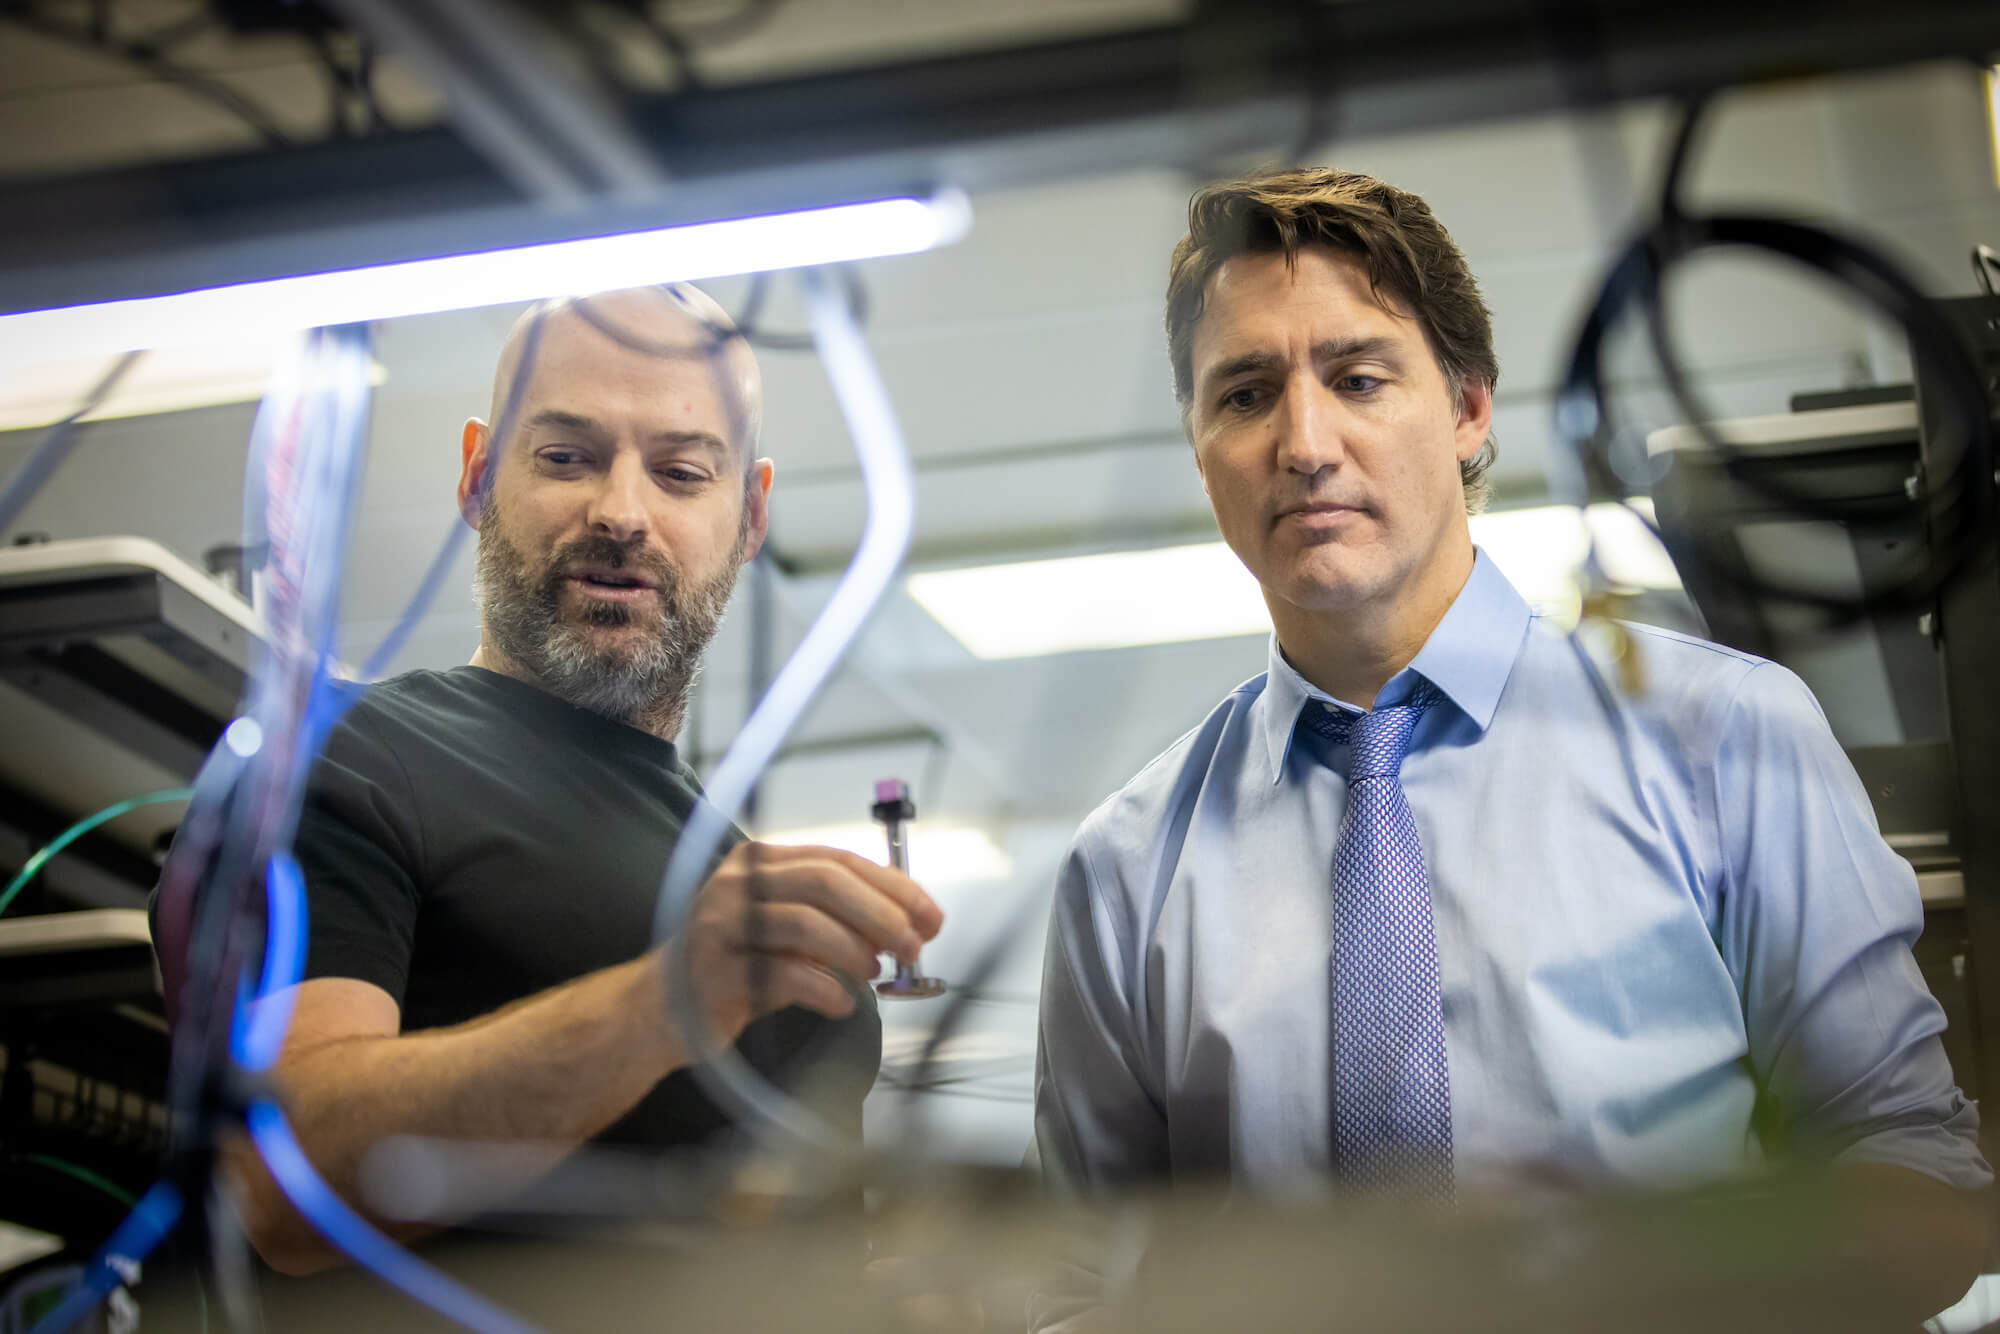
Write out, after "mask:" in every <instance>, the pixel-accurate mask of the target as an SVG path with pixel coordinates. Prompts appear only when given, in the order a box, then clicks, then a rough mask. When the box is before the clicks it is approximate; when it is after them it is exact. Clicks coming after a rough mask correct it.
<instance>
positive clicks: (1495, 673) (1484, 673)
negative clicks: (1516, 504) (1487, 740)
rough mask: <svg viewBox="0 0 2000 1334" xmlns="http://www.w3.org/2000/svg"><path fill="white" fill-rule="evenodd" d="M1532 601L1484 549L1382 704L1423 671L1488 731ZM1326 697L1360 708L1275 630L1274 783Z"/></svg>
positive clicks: (1270, 727)
mask: <svg viewBox="0 0 2000 1334" xmlns="http://www.w3.org/2000/svg"><path fill="white" fill-rule="evenodd" d="M1529 620H1530V612H1529V610H1528V604H1527V601H1526V600H1525V599H1523V598H1522V596H1521V595H1520V594H1519V593H1518V592H1516V591H1515V589H1514V585H1512V584H1511V583H1509V582H1507V576H1506V575H1504V574H1502V573H1500V567H1499V566H1497V565H1495V564H1494V563H1493V561H1492V560H1491V558H1489V557H1488V556H1487V554H1486V553H1485V552H1484V551H1477V552H1476V553H1475V555H1474V557H1473V562H1472V574H1471V577H1469V578H1468V579H1467V580H1466V581H1465V587H1464V588H1461V589H1460V590H1459V592H1458V596H1457V597H1456V598H1454V599H1452V604H1451V606H1450V607H1449V608H1448V609H1446V611H1445V614H1444V618H1443V619H1442V620H1440V621H1439V622H1438V623H1437V628H1436V629H1434V630H1432V631H1431V634H1430V638H1429V639H1426V640H1425V641H1424V646H1423V648H1422V649H1420V650H1418V652H1417V656H1416V657H1414V658H1412V659H1411V660H1410V665H1409V666H1407V667H1405V668H1404V669H1403V670H1402V671H1400V672H1397V673H1396V674H1395V675H1394V676H1392V677H1390V678H1389V681H1388V683H1387V684H1386V685H1384V686H1383V687H1382V692H1381V693H1380V694H1379V695H1377V696H1376V697H1375V702H1376V703H1377V704H1393V703H1395V702H1397V701H1398V700H1401V699H1402V698H1404V697H1405V696H1406V695H1408V694H1410V693H1411V692H1412V691H1414V690H1415V689H1416V688H1417V686H1418V684H1419V681H1418V679H1417V678H1419V677H1421V678H1423V679H1424V680H1426V681H1429V682H1430V683H1431V684H1432V685H1434V686H1436V687H1437V688H1438V689H1439V690H1440V691H1442V692H1443V693H1444V695H1445V698H1447V699H1449V700H1450V701H1451V702H1452V703H1454V704H1456V705H1457V706H1458V707H1459V709H1460V711H1461V712H1463V713H1464V714H1465V716H1466V717H1468V718H1470V719H1471V720H1472V722H1473V724H1474V725H1475V726H1476V727H1478V728H1479V730H1480V731H1481V732H1484V731H1485V730H1486V729H1487V728H1488V727H1489V726H1491V725H1492V722H1493V712H1494V710H1495V709H1497V708H1498V707H1499V705H1500V692H1501V691H1502V690H1504V689H1505V688H1506V686H1507V678H1508V676H1509V675H1510V674H1512V672H1513V670H1514V662H1515V660H1516V659H1517V658H1519V657H1520V656H1521V645H1522V644H1523V643H1525V642H1526V640H1527V637H1528V622H1529ZM1314 700H1318V701H1320V702H1321V703H1325V704H1331V705H1333V706H1334V707H1336V708H1344V709H1352V708H1354V707H1355V706H1354V705H1352V704H1348V703H1347V702H1345V701H1343V700H1337V699H1335V698H1333V696H1331V695H1329V694H1327V693H1326V692H1325V691H1324V690H1321V689H1320V688H1319V687H1317V686H1315V685H1313V684H1312V683H1311V682H1310V681H1308V680H1306V679H1305V678H1304V677H1303V676H1300V675H1299V674H1298V671H1297V670H1296V669H1295V668H1293V666H1292V664H1291V663H1289V662H1287V661H1285V655H1284V653H1283V652H1282V651H1281V650H1280V649H1279V647H1278V637H1277V636H1276V635H1275V634H1274V635H1272V636H1271V648H1270V672H1269V675H1268V677H1267V678H1266V680H1265V684H1264V697H1263V702H1264V707H1265V713H1264V739H1265V743H1266V745H1267V746H1268V747H1269V750H1270V757H1271V774H1272V778H1271V781H1272V782H1274V783H1275V782H1276V781H1277V780H1278V779H1280V778H1282V777H1283V776H1284V773H1285V757H1286V755H1287V754H1288V753H1289V752H1290V750H1291V745H1292V736H1293V734H1294V733H1295V732H1296V731H1297V729H1298V723H1299V714H1300V712H1302V711H1303V710H1304V709H1305V706H1306V705H1307V704H1308V703H1310V702H1312V701H1314Z"/></svg>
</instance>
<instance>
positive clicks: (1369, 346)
mask: <svg viewBox="0 0 2000 1334" xmlns="http://www.w3.org/2000/svg"><path fill="white" fill-rule="evenodd" d="M1402 351H1403V343H1402V340H1401V339H1398V338H1391V337H1389V336H1388V335H1387V334H1370V335H1369V336H1367V337H1365V338H1328V339H1325V340H1323V341H1321V342H1317V343H1314V344H1313V360H1314V361H1361V360H1364V359H1366V358H1368V357H1380V358H1382V359H1383V360H1384V361H1395V360H1397V358H1398V357H1399V356H1400V355H1401V353H1402Z"/></svg>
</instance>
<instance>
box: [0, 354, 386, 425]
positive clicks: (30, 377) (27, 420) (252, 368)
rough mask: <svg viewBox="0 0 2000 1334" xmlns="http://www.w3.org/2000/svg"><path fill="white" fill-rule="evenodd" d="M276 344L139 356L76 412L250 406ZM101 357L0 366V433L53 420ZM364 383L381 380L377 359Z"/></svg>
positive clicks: (100, 370) (97, 417)
mask: <svg viewBox="0 0 2000 1334" xmlns="http://www.w3.org/2000/svg"><path fill="white" fill-rule="evenodd" d="M278 346H279V345H278V343H277V342H275V341H273V340H271V339H260V340H258V341H256V342H254V343H244V342H240V341H238V342H228V343H214V344H202V345H198V346H190V347H177V348H167V349H163V350H161V351H158V352H152V353H149V354H147V355H146V356H144V357H141V358H140V359H139V361H138V363H137V364H136V365H134V366H133V367H132V369H131V370H130V371H128V372H127V373H126V374H125V376H124V378H122V379H120V380H119V381H118V384H117V387H116V388H114V389H113V390H112V391H111V392H110V393H109V394H107V395H105V397H104V401H103V402H101V403H99V404H98V405H97V407H96V409H95V410H94V411H92V412H90V413H89V414H88V415H87V416H85V417H84V420H85V421H108V420H111V419H112V418H116V417H143V416H146V415H148V414H150V413H155V412H181V411H184V410H186V409H189V408H206V407H214V406H215V405H217V404H222V403H254V402H256V401H257V400H258V399H260V398H262V397H263V396H264V390H265V388H266V387H267V386H268V384H269V382H270V379H271V366H272V363H273V362H274V361H275V360H276V357H277V352H278ZM105 362H106V359H105V358H103V357H67V358H64V359H62V360H60V361H42V360H36V361H34V362H30V363H26V364H19V363H15V364H6V365H0V431H18V430H26V429H30V428H33V427H38V426H47V425H49V424H51V423H53V422H57V421H61V420H62V419H63V418H64V417H67V416H68V415H69V414H70V413H72V412H74V411H75V410H76V405H77V403H78V402H79V401H80V400H82V398H83V396H84V395H85V394H86V393H87V392H89V390H90V387H91V386H92V385H94V384H96V383H97V381H98V380H99V379H100V378H101V377H102V376H103V375H104V371H105ZM368 378H369V383H371V384H375V385H380V384H381V383H382V382H383V380H384V379H385V378H386V373H385V372H384V371H383V369H382V366H381V363H379V362H377V363H374V364H373V365H372V366H371V367H370V368H369V376H368Z"/></svg>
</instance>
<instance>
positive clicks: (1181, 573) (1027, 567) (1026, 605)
mask: <svg viewBox="0 0 2000 1334" xmlns="http://www.w3.org/2000/svg"><path fill="white" fill-rule="evenodd" d="M907 586H908V588H909V592H910V597H911V598H912V599H914V600H915V601H916V603H917V605H918V606H920V607H922V608H923V609H924V610H925V611H927V612H929V613H930V614H931V616H932V617H933V618H935V619H936V621H937V622H938V624H939V625H942V626H943V627H944V628H945V629H946V630H949V631H950V632H951V634H952V636H953V637H954V638H956V639H957V640H958V642H959V643H961V644H963V645H965V646H966V648H968V649H970V650H971V651H972V655H973V656H974V657H976V658H1033V657H1040V656H1042V655H1044V654H1049V653H1075V652H1079V651H1082V650H1087V649H1104V648H1132V647H1137V646H1139V645H1143V644H1165V643H1172V642H1175V641H1178V640H1184V639H1220V638H1224V637H1227V636H1230V635H1250V634H1268V633H1270V630H1271V616H1270V613H1269V612H1267V611H1265V610H1264V598H1263V594H1262V593H1261V592H1260V591H1259V589H1258V587H1257V581H1256V579H1255V578H1253V577H1252V576H1251V574H1250V571H1248V570H1247V569H1245V568H1244V567H1243V562H1242V561H1240V560H1238V559H1237V558H1236V553H1235V552H1233V551H1231V550H1230V549H1229V548H1228V547H1227V546H1225V545H1223V544H1222V543H1220V542H1200V543H1195V544H1193V545H1190V546H1177V547H1155V548H1153V549H1151V550H1148V551H1108V552H1104V553H1102V554H1100V555H1095V556H1065V557H1061V558H1058V559H1055V560H1030V561H1017V562H1014V563H1011V564H1007V565H983V566H978V567H975V568H971V569H963V570H937V571H933V572H931V573H928V574H913V575H911V576H910V578H909V581H908V585H907Z"/></svg>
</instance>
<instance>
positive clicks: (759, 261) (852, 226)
mask: <svg viewBox="0 0 2000 1334" xmlns="http://www.w3.org/2000/svg"><path fill="white" fill-rule="evenodd" d="M971 221H972V208H971V205H970V203H968V201H967V200H966V197H965V196H964V195H963V194H962V193H960V192H958V191H956V190H950V191H944V192H941V193H939V194H937V195H934V196H932V197H930V198H926V199H914V198H900V199H877V200H871V201H869V202H867V203H861V204H841V205H838V206H835V207H832V208H816V209H804V210H801V211H799V212H795V213H772V214H765V215H762V216H758V217H750V218H731V219H727V220H725V221H721V222H700V223H692V224H689V225H687V226H681V227H663V228H659V229H656V230H653V231H644V232H627V233H624V234H622V235H617V236H593V237H585V238H583V239H581V240H574V241H556V242H552V243H550V244H547V245H533V246H518V247H514V248H512V249H507V250H488V251H481V252H479V253H476V254H469V255H441V256H438V257H437V258H434V259H419V260H410V261H407V262H404V263H400V264H378V265H374V266H371V267H368V268H359V269H345V270H341V271H339V272H334V273H306V274H299V275H297V276H295V277H289V278H272V279H268V280H266V281H263V282H250V283H237V284H234V285H232V286H229V287H208V288H202V289H199V290H196V291H192V292H175V293H171V294H168V295H165V296H150V297H138V298H135V299H133V300H129V301H105V302H99V303H97V304H95V305H87V306H63V307H58V308H55V309H51V310H33V311H25V312H22V313H20V314H15V315H0V364H11V363H16V362H23V361H28V360H35V361H47V360H51V359H57V358H63V357H74V356H89V355H92V354H97V355H104V354H108V353H115V352H126V351H130V350H132V349H134V348H154V347H170V346H178V345H181V344H185V343H189V342H204V341H214V340H215V339H217V338H222V337H242V338H259V337H270V336H275V335H279V334H284V333H291V332H296V331H298V330H301V329H311V328H317V327H319V326H321V325H331V324H355V323H360V322H362V321H367V320H386V319H395V318H397V317H399V316H404V315H429V314H435V313H437V312H439V311H446V310H464V309H467V308H469V307H473V306H495V305H501V304H504V303H507V302H514V301H533V300H537V299H539V298H542V297H548V296H569V295H582V294H586V293H590V292H601V291H607V290H609V289H612V288H617V287H635V286H640V285H642V284H648V283H667V282H690V281H694V280H696V279H701V278H720V277H724V276H727V275H730V274H738V273H763V272H768V271H771V270H775V269H792V268H804V267H808V266H811V265H817V264H839V263H844V262H847V261H850V260H858V259H872V258H875V257H878V256H882V255H907V254H914V253H915V252H917V251H920V250H929V249H931V248H932V247H934V246H941V245H948V244H950V243H951V242H953V241H956V240H957V239H958V238H959V237H961V236H963V235H964V234H965V232H966V230H967V229H968V228H969V227H970V226H971Z"/></svg>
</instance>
